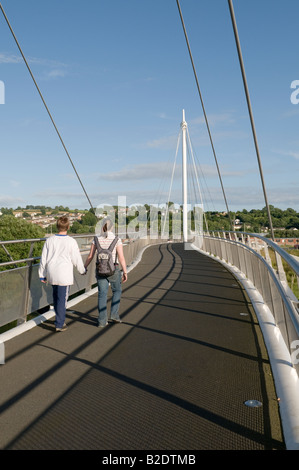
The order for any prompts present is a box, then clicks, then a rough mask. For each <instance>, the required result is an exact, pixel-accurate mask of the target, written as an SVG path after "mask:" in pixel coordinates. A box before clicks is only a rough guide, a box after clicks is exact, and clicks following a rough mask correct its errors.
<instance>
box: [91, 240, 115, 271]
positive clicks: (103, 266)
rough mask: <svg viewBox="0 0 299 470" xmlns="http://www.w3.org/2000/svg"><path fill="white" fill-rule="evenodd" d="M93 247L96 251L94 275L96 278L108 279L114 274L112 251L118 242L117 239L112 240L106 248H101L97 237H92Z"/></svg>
mask: <svg viewBox="0 0 299 470" xmlns="http://www.w3.org/2000/svg"><path fill="white" fill-rule="evenodd" d="M94 241H95V245H96V248H97V250H98V254H97V262H96V275H97V276H98V277H109V276H112V274H114V273H115V263H114V261H113V256H112V251H113V249H114V247H115V245H116V243H117V241H118V237H115V238H114V240H112V243H111V244H110V246H109V247H108V248H102V247H101V246H100V244H99V240H98V237H94Z"/></svg>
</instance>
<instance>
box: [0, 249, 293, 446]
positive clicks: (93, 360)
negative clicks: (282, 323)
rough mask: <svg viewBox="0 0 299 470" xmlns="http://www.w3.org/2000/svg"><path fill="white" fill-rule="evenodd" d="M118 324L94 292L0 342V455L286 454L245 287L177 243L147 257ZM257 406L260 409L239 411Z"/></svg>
mask: <svg viewBox="0 0 299 470" xmlns="http://www.w3.org/2000/svg"><path fill="white" fill-rule="evenodd" d="M121 319H122V323H121V324H113V325H109V326H107V327H105V328H104V329H101V330H100V329H99V328H97V326H96V323H97V294H93V295H91V296H90V297H87V299H85V300H83V301H81V302H80V303H78V304H76V305H75V307H73V309H72V310H69V311H68V312H67V324H68V330H67V331H66V332H62V333H54V332H53V320H52V319H51V320H48V321H46V322H44V323H43V324H41V325H39V326H36V327H35V328H33V329H31V330H30V331H28V332H26V333H24V334H22V335H19V336H17V337H15V338H13V339H11V340H9V341H8V342H7V343H6V344H5V364H4V365H1V366H0V383H1V388H0V413H1V414H0V448H1V449H26V450H27V449H28V450H29V449H86V450H88V449H99V450H263V449H265V450H266V449H273V450H274V449H284V448H285V446H284V440H283V435H282V431H281V424H280V418H279V407H278V401H277V396H276V394H275V387H274V384H273V379H272V375H271V368H270V365H269V360H268V356H267V352H266V350H265V346H264V342H263V338H262V334H261V331H260V328H259V326H258V323H257V319H256V316H255V314H254V311H253V308H252V306H251V304H250V302H249V300H248V298H247V296H246V292H245V291H244V289H243V288H242V287H241V286H240V285H239V284H238V282H237V281H236V279H235V278H234V276H233V275H232V274H231V273H230V272H229V271H227V270H226V269H225V268H224V267H223V266H222V265H221V264H220V263H217V261H214V260H211V259H210V258H208V257H205V256H204V255H201V254H200V253H198V252H196V251H193V250H185V249H184V246H183V244H180V243H177V244H176V243H174V244H172V243H169V244H164V245H155V246H151V247H149V248H148V249H146V250H145V252H144V254H143V257H142V260H141V262H140V263H139V264H138V265H137V267H136V268H135V269H133V270H132V271H131V272H130V273H129V280H128V282H127V283H126V284H123V296H122V301H121ZM247 400H258V401H260V402H261V404H262V406H260V407H248V406H246V405H245V404H244V402H246V401H247Z"/></svg>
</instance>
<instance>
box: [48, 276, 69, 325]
mask: <svg viewBox="0 0 299 470" xmlns="http://www.w3.org/2000/svg"><path fill="white" fill-rule="evenodd" d="M52 290H53V303H54V310H55V314H56V318H55V322H54V324H55V326H56V328H62V327H63V325H64V322H65V314H66V304H67V299H68V295H69V290H70V289H69V286H56V285H53V286H52Z"/></svg>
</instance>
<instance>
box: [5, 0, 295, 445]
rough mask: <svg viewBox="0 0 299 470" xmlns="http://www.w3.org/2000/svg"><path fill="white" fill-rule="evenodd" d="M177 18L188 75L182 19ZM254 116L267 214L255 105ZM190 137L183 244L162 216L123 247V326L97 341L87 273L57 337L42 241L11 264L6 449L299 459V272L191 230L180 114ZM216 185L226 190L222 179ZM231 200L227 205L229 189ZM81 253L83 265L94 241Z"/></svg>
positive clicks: (244, 239)
mask: <svg viewBox="0 0 299 470" xmlns="http://www.w3.org/2000/svg"><path fill="white" fill-rule="evenodd" d="M177 4H178V7H179V2H177ZM229 4H230V9H231V15H232V22H233V26H234V31H235V35H236V44H237V47H238V50H239V57H240V65H241V69H242V71H243V81H244V87H245V92H246V93H247V91H248V90H247V84H246V76H245V72H244V66H243V64H242V56H241V50H240V47H239V41H238V35H237V29H236V23H235V18H234V14H233V7H232V2H229ZM0 5H1V4H0ZM1 9H2V13H3V14H4V15H5V13H4V10H3V8H2V6H1ZM179 13H180V17H181V20H182V26H183V29H184V32H185V37H186V42H187V47H188V51H189V54H190V59H191V62H192V64H193V61H192V54H191V50H190V46H189V42H188V38H187V33H186V28H185V25H184V22H183V18H182V12H181V9H180V7H179ZM5 17H6V15H5ZM6 20H7V23H8V25H9V27H10V24H9V21H8V18H7V17H6ZM10 28H11V27H10ZM12 33H13V31H12ZM13 35H14V33H13ZM14 37H15V35H14ZM15 40H16V37H15ZM18 46H19V48H20V45H18ZM20 52H21V53H22V51H21V48H20ZM22 55H23V53H22ZM23 58H24V60H25V62H26V64H27V67H28V69H29V71H30V68H29V65H28V63H27V61H26V59H25V57H24V55H23ZM193 70H194V75H195V80H196V84H197V87H198V91H199V94H200V89H199V85H198V80H197V76H196V71H195V68H194V65H193ZM30 73H31V75H32V72H31V71H30ZM32 78H33V80H34V82H35V79H34V77H33V75H32ZM35 84H36V82H35ZM36 86H37V84H36ZM37 88H38V87H37ZM38 91H39V93H40V96H41V98H42V100H43V102H44V105H45V106H46V108H47V105H46V103H45V101H44V99H43V97H42V94H41V92H40V90H39V89H38ZM200 97H201V94H200ZM202 105H203V101H202ZM248 108H249V115H250V119H251V123H252V128H253V136H254V139H255V142H256V150H257V158H258V163H259V167H260V175H261V181H262V185H263V189H264V195H265V203H266V206H267V208H268V210H269V205H268V201H267V194H266V189H265V186H264V182H263V174H262V165H261V160H260V156H259V152H258V145H257V141H256V135H255V132H254V122H253V116H252V111H251V107H250V101H249V96H248ZM203 110H204V106H203ZM47 111H48V114H49V116H50V118H51V120H52V123H53V125H54V126H55V129H56V131H57V133H58V135H59V138H60V140H61V142H62V144H63V146H64V148H65V151H66V153H67V156H68V158H69V159H70V161H71V158H70V156H69V153H68V151H67V149H66V147H65V145H64V143H63V140H62V138H61V136H60V134H59V132H58V129H57V127H56V125H55V123H54V121H53V118H52V116H51V113H50V111H49V110H48V108H47ZM204 114H205V113H204ZM205 118H206V124H207V127H208V129H209V126H208V120H207V117H206V114H205ZM181 130H182V168H183V178H182V188H183V220H182V231H180V238H179V237H178V239H175V237H172V238H170V237H169V234H167V235H165V231H164V229H165V224H164V225H163V222H165V223H166V222H167V220H169V214H167V213H166V214H165V220H162V223H161V226H163V227H164V229H163V230H162V231H161V232H159V233H158V235H157V236H155V237H153V236H150V235H149V234H148V233H146V234H143V236H140V237H136V239H134V240H129V241H128V242H127V243H125V246H124V252H125V257H126V261H127V265H128V273H129V278H128V282H127V283H126V284H124V285H123V293H122V299H121V309H120V317H121V323H119V324H108V326H107V327H105V328H104V329H101V330H99V329H98V328H97V326H96V325H97V315H98V313H97V288H96V287H95V285H96V280H95V274H94V271H95V270H94V266H93V267H92V266H91V267H90V268H89V271H88V274H87V275H86V276H80V275H79V274H78V273H75V283H74V285H73V286H72V288H71V291H70V300H69V302H68V306H67V307H68V309H67V319H66V321H67V325H68V330H67V331H66V332H64V333H57V334H56V333H54V316H55V312H54V311H53V309H52V307H51V303H52V299H51V290H50V286H41V283H40V281H39V279H38V259H37V258H34V257H33V256H32V253H33V248H34V245H35V244H36V243H37V242H40V241H43V239H39V240H35V239H34V240H25V241H26V243H28V245H29V247H30V249H29V253H28V257H27V258H26V259H22V260H10V261H8V262H7V263H2V265H11V264H13V265H14V269H9V270H6V271H1V272H0V287H1V315H0V326H4V325H7V324H10V323H11V322H13V321H17V322H18V326H16V327H15V328H12V329H8V330H7V331H6V332H4V333H2V334H1V335H0V346H1V348H0V353H1V357H0V359H2V364H1V366H0V378H1V392H0V410H1V411H0V429H1V432H0V448H1V449H3V450H4V449H5V450H8V449H9V450H17V449H18V450H38V449H45V450H46V449H51V450H53V449H61V450H83V449H84V450H102V451H130V452H131V451H140V450H144V451H149V452H150V451H165V452H167V451H170V450H171V451H176V452H177V453H179V452H182V451H183V452H185V453H187V452H190V453H192V452H193V453H194V452H197V451H199V450H285V449H288V450H293V449H294V450H298V449H299V434H298V429H299V399H298V397H299V383H298V373H299V366H298V360H297V354H296V352H297V348H298V344H299V324H298V313H299V311H298V299H297V297H296V296H295V294H294V292H293V290H292V285H290V280H289V278H288V276H289V271H291V272H292V280H294V279H295V281H296V282H297V283H298V278H299V263H298V261H297V260H296V259H295V258H294V257H292V256H290V255H289V254H288V253H286V252H285V251H284V250H282V249H280V248H279V247H278V246H277V245H276V243H275V242H274V241H273V239H271V238H264V237H262V236H260V235H257V234H252V233H245V232H241V233H240V232H234V231H233V229H232V230H229V231H219V232H211V231H209V229H208V227H207V225H205V224H204V222H202V221H201V220H199V221H198V222H199V223H198V225H197V224H196V223H195V227H193V230H191V229H190V226H189V225H188V211H187V208H188V191H187V188H188V178H187V161H186V147H187V135H188V132H187V123H186V121H185V113H184V112H183V119H182V124H181ZM210 138H211V144H212V147H213V142H212V136H211V134H210ZM214 156H215V163H216V166H217V168H218V164H217V157H216V154H215V152H214ZM71 164H72V165H73V162H72V161H71ZM73 167H74V165H73ZM218 169H219V168H218ZM74 170H75V172H76V174H77V176H78V179H79V181H80V183H81V185H82V189H83V190H84V192H85V194H86V197H87V199H88V201H89V202H90V205H91V207H92V203H91V201H90V199H89V197H88V194H87V192H86V189H85V188H84V186H83V184H82V182H81V180H80V177H79V175H78V173H77V171H76V169H75V167H74ZM194 171H195V173H196V166H195V168H194ZM219 179H220V183H221V186H222V188H223V184H222V180H221V174H220V172H219ZM223 194H224V198H225V200H226V197H225V191H224V188H223ZM226 203H227V202H226ZM228 213H230V211H229V210H228ZM268 215H269V225H270V231H271V232H272V230H273V229H272V226H271V214H270V211H268ZM200 216H202V217H204V211H200ZM167 217H168V218H167ZM204 225H205V227H204ZM181 235H182V236H181ZM272 235H273V232H272ZM272 238H273V237H272ZM76 239H77V241H78V244H79V246H80V250H81V254H82V257H83V259H84V260H85V258H86V257H87V254H88V251H89V246H90V243H91V241H92V237H91V236H90V235H86V236H77V237H76ZM12 243H24V240H14V241H11V240H10V241H1V243H0V244H1V247H2V249H4V250H6V252H7V253H9V246H10V244H12ZM24 263H25V266H23V265H22V267H18V265H21V264H24ZM286 267H287V268H288V271H287V270H286ZM292 282H293V281H292ZM36 313H38V315H36ZM32 314H34V317H33V318H31V317H30V316H31V315H32Z"/></svg>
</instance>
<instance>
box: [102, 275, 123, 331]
mask: <svg viewBox="0 0 299 470" xmlns="http://www.w3.org/2000/svg"><path fill="white" fill-rule="evenodd" d="M97 283H98V309H99V319H98V324H99V326H105V325H106V323H107V321H108V314H107V296H108V289H109V284H110V285H111V290H112V300H111V312H110V316H111V319H112V320H119V304H120V298H121V271H120V269H119V267H116V271H115V273H114V274H113V275H112V276H109V277H98V278H97Z"/></svg>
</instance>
